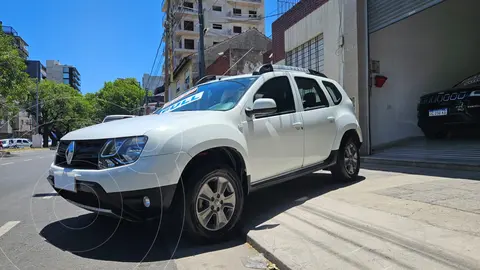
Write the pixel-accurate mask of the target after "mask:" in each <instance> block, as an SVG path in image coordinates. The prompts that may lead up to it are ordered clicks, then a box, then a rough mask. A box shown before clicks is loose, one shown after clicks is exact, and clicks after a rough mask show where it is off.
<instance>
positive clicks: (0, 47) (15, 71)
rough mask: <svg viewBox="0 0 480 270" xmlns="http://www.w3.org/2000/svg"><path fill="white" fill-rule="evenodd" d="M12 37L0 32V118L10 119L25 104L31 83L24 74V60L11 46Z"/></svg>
mask: <svg viewBox="0 0 480 270" xmlns="http://www.w3.org/2000/svg"><path fill="white" fill-rule="evenodd" d="M13 44H14V42H13V37H11V36H9V35H7V34H5V33H3V31H0V118H3V119H5V118H8V119H12V118H13V116H14V115H16V114H17V113H18V112H19V110H20V108H19V104H22V103H24V102H25V100H26V99H27V97H28V90H29V89H32V88H33V87H34V86H33V82H32V81H31V80H30V78H29V76H28V74H27V73H26V72H25V70H26V65H25V60H24V59H23V58H22V57H20V55H19V53H18V50H17V48H16V47H15V46H14V45H13Z"/></svg>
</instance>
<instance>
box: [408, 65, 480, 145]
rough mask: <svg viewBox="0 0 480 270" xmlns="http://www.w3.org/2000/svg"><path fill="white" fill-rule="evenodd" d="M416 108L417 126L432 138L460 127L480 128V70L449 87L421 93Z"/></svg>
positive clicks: (442, 135) (440, 136)
mask: <svg viewBox="0 0 480 270" xmlns="http://www.w3.org/2000/svg"><path fill="white" fill-rule="evenodd" d="M417 112H418V127H420V129H422V131H423V134H425V137H427V138H429V139H435V138H443V137H445V136H446V135H447V134H448V133H449V132H450V131H454V130H457V129H460V128H468V129H470V128H473V129H478V128H480V73H477V74H475V75H473V76H470V77H468V78H466V79H465V80H463V81H461V82H459V83H458V84H456V85H455V86H453V87H451V88H450V89H446V90H442V91H438V92H434V93H430V94H427V95H423V96H421V97H420V103H419V104H418V106H417Z"/></svg>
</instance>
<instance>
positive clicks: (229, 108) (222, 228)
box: [48, 65, 362, 240]
mask: <svg viewBox="0 0 480 270" xmlns="http://www.w3.org/2000/svg"><path fill="white" fill-rule="evenodd" d="M361 143H362V135H361V130H360V127H359V124H358V121H357V119H356V117H355V113H354V107H353V104H352V101H351V100H350V98H349V97H348V96H347V94H346V93H345V91H344V90H343V89H342V87H341V86H340V85H339V84H338V83H337V82H335V81H334V80H331V79H328V78H327V77H325V76H324V75H323V74H321V73H318V72H314V71H312V70H308V69H299V68H293V67H286V66H276V65H273V66H272V65H263V66H262V67H261V68H259V69H258V70H257V71H256V72H254V73H253V74H252V75H240V76H232V77H228V78H223V79H218V80H214V81H209V82H206V83H203V84H200V85H198V86H196V87H194V88H193V89H191V90H190V91H188V92H187V93H186V94H185V95H183V96H181V97H179V98H177V99H176V100H174V101H172V102H170V103H168V104H166V105H165V106H164V107H163V108H162V109H159V110H157V111H156V112H155V113H154V114H151V115H147V116H141V117H135V118H130V119H124V120H122V121H113V122H108V123H102V124H98V125H94V126H90V127H86V128H83V129H79V130H76V131H73V132H70V133H68V134H67V135H65V136H64V137H62V139H61V141H60V144H59V147H58V151H57V154H56V157H55V161H54V163H53V164H52V165H51V169H50V173H49V177H48V181H49V182H50V184H51V185H52V186H53V187H54V188H55V190H56V191H57V192H58V193H59V194H60V195H61V196H62V197H63V198H65V199H67V200H68V201H70V202H71V203H73V204H76V205H78V206H79V207H82V208H85V209H88V210H91V211H93V212H97V213H103V214H109V215H115V216H117V217H122V218H125V219H127V220H131V221H142V220H148V219H152V218H158V217H160V215H161V213H162V210H163V209H166V208H172V207H173V206H176V207H180V208H182V209H185V210H186V212H185V228H186V230H187V232H190V233H191V235H193V236H197V237H199V238H200V239H209V240H220V239H225V238H226V237H228V236H229V235H230V233H231V232H232V231H233V230H234V228H235V227H236V224H237V222H238V220H239V218H240V216H241V213H242V208H243V205H244V202H245V198H246V196H247V195H248V194H249V193H250V192H251V191H253V190H256V189H258V188H262V187H266V186H269V185H271V184H275V183H279V182H283V181H286V180H294V179H295V178H298V177H299V176H302V175H306V174H309V173H312V172H315V171H318V170H320V169H329V170H330V171H331V172H332V174H333V177H334V178H336V179H338V180H339V181H352V180H354V179H355V178H356V177H357V175H358V171H359V166H360V159H359V147H360V145H361ZM184 203H185V205H183V204H184ZM174 209H175V208H174ZM174 212H177V211H174Z"/></svg>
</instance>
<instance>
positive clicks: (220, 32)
mask: <svg viewBox="0 0 480 270" xmlns="http://www.w3.org/2000/svg"><path fill="white" fill-rule="evenodd" d="M205 35H206V36H216V37H218V36H221V37H231V36H233V35H234V33H233V30H232V29H213V28H208V31H207V32H206V33H205Z"/></svg>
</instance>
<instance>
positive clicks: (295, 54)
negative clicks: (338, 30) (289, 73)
mask: <svg viewBox="0 0 480 270" xmlns="http://www.w3.org/2000/svg"><path fill="white" fill-rule="evenodd" d="M285 64H286V65H288V66H296V67H302V68H310V69H313V70H316V71H319V72H323V70H324V66H323V65H324V49H323V36H322V35H319V36H317V37H315V38H312V39H311V40H309V41H307V42H305V43H304V44H302V45H300V46H298V47H297V48H295V49H293V50H291V51H288V52H287V53H286V57H285Z"/></svg>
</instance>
